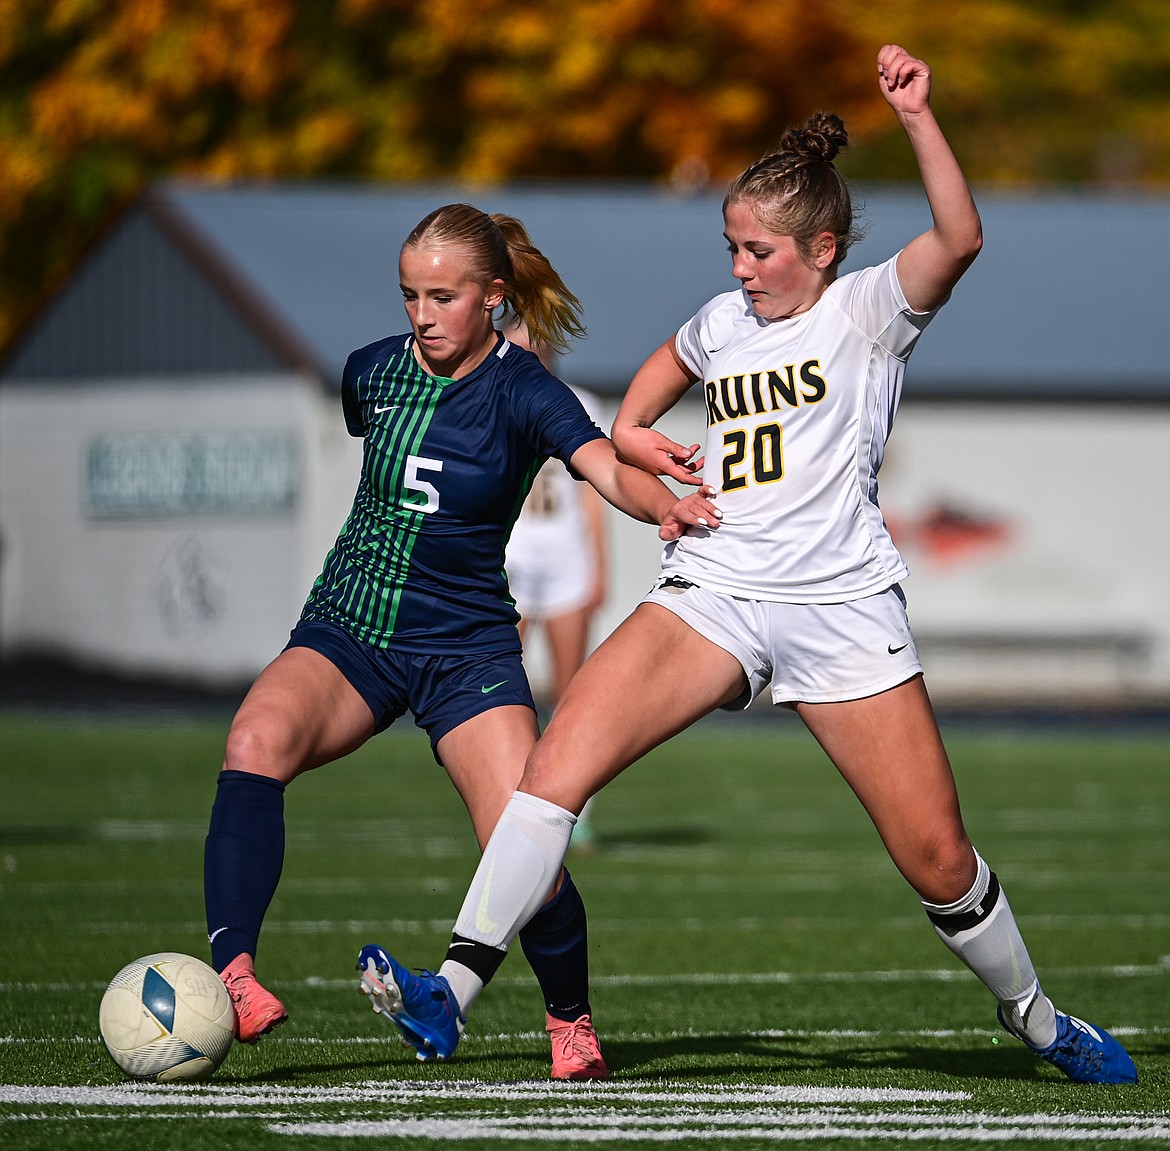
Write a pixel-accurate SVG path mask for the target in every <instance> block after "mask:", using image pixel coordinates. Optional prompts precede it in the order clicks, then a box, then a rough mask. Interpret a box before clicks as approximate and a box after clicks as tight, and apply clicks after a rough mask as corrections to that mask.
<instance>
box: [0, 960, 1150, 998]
mask: <svg viewBox="0 0 1170 1151" xmlns="http://www.w3.org/2000/svg"><path fill="white" fill-rule="evenodd" d="M1166 975H1170V955H1163V956H1161V957H1160V958H1159V960H1158V962H1157V963H1148V964H1129V963H1123V964H1109V965H1103V966H1098V967H1059V968H1051V969H1048V970H1046V971H1045V979H1055V978H1068V979H1077V978H1082V979H1083V978H1108V979H1149V978H1151V977H1160V976H1166ZM972 978H974V977H973V976H972V975H971V973H970V972H969V971H968V970H967V969H966V968H964V967H939V968H933V969H932V968H925V969H914V968H903V969H893V970H888V971H869V970H867V971H739V972H734V971H732V972H721V971H694V972H683V973H676V974H674V975H666V974H661V975H638V974H630V975H593V976H591V977H590V980H589V981H590V983H591V984H592V985H593V986H595V987H701V986H727V987H742V986H750V987H755V986H772V985H776V984H790V983H795V984H799V983H915V982H924V983H952V982H961V981H962V980H965V979H972ZM531 980H532V976H531V975H527V974H525V975H514V976H500V978H498V979H496V980H495V981H494V982H495V984H496V985H498V986H501V987H503V986H513V987H518V986H527V985H528V984H529V983H530V982H531ZM265 982H266V983H268V984H269V986H271V987H273V988H281V989H288V988H295V987H305V988H310V989H314V990H325V991H336V990H344V989H346V988H350V989H352V988H354V987H356V986H357V980H356V978H354V977H347V978H344V979H335V978H326V977H324V976H318V975H310V976H308V977H307V978H305V979H273V980H271V981H269V980H265ZM105 987H106V984H105V983H103V982H99V981H93V980H91V981H89V982H85V983H81V982H79V983H64V982H59V981H55V980H47V981H40V980H28V981H17V980H10V981H4V982H0V995H7V994H29V995H33V994H38V993H48V992H71V993H76V992H78V991H86V990H89V991H104V990H105Z"/></svg>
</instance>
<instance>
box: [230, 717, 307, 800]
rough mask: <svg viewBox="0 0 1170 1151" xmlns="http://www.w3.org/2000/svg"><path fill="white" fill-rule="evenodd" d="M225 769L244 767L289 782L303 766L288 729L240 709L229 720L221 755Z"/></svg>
mask: <svg viewBox="0 0 1170 1151" xmlns="http://www.w3.org/2000/svg"><path fill="white" fill-rule="evenodd" d="M223 770H224V771H244V772H248V773H249V774H251V775H264V776H268V777H269V778H271V779H279V780H280V781H281V782H283V783H288V782H289V781H290V780H292V779H294V778H295V777H296V776H297V775H298V774H299V772H300V771H301V770H302V765H301V764H300V763H299V762H298V757H297V755H296V753H295V750H294V748H293V746H292V741H291V739H290V738H289V735H288V733H287V732H285V731H283V730H282V729H281V728H280V727H279V726H277V725H275V724H273V723H271V722H267V721H265V720H263V719H261V718H258V717H257V716H256V715H255V714H254V713H251V714H249V713H246V712H241V713H240V714H238V715H237V716H236V718H235V719H234V720H233V721H232V726H231V728H230V730H229V731H228V736H227V745H226V747H225V748H224V756H223Z"/></svg>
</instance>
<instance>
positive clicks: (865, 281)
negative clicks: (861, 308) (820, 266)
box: [825, 255, 900, 300]
mask: <svg viewBox="0 0 1170 1151" xmlns="http://www.w3.org/2000/svg"><path fill="white" fill-rule="evenodd" d="M897 261H898V257H897V255H893V256H891V257H890V258H889V259H888V260H883V261H881V263H878V264H869V265H867V266H866V267H864V268H854V269H853V270H852V271H850V272H846V273H844V274H843V275H840V276H838V277H837V278H836V279H835V280H834V281H833V282H832V283H831V284H830V285H829V286H828V288H826V289H825V295H826V296H827V297H829V298H830V299H834V298H836V299H840V300H844V299H848V298H849V297H850V296H853V295H856V294H857V293H858V292H865V291H875V290H880V289H884V290H886V291H889V290H890V289H893V290H895V291H900V289H899V287H898V273H897Z"/></svg>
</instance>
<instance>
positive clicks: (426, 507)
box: [402, 456, 443, 514]
mask: <svg viewBox="0 0 1170 1151" xmlns="http://www.w3.org/2000/svg"><path fill="white" fill-rule="evenodd" d="M442 470H443V461H442V460H432V459H428V458H427V457H426V456H407V457H406V477H405V478H404V480H403V485H402V486H403V487H405V488H406V490H407V491H408V492H409V493H410V494H409V495H408V496H407V497H406V499H405V500H404V501H403V502H404V503H406V504H408V505H409V506H410V507H411V508H413V509H414V510H415V511H419V512H426V513H428V514H429V513H431V512H437V511H438V510H439V489H438V488H436V487H435V485H434V484H432V483H428V482H427V481H426V480H423V479H419V472H441V471H442Z"/></svg>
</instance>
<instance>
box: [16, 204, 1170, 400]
mask: <svg viewBox="0 0 1170 1151" xmlns="http://www.w3.org/2000/svg"><path fill="white" fill-rule="evenodd" d="M854 191H855V198H856V200H857V201H858V204H859V206H860V207H861V209H862V218H863V220H864V221H865V222H866V224H867V228H868V231H867V235H866V238H865V239H864V240H863V242H862V243H860V244H859V245H857V246H856V248H855V249H854V250H853V251H852V252H851V253H850V255H849V258H848V260H847V261H846V264H845V269H846V270H848V269H849V268H850V267H853V266H859V265H860V264H863V263H873V262H876V261H878V260H880V259H883V258H884V257H885V256H887V255H890V254H892V253H893V252H894V251H896V250H897V249H898V248H899V247H900V246H901V245H902V244H904V243H905V242H906V241H907V240H909V239H910V238H912V237H913V236H914V235H916V234H917V233H918V232H920V231H922V230H923V228H924V227H925V226H926V225H927V223H928V214H927V210H926V205H925V201H924V199H923V198H922V196H921V195H920V194H919V193H918V192H916V191H908V190H905V189H896V188H884V187H872V188H871V187H866V186H865V185H857V186H855V189H854ZM978 199H979V204H980V210H981V212H982V214H983V219H984V230H985V237H986V246H985V248H984V251H983V253H982V255H981V256H980V258H979V259H978V260H977V261H976V263H975V265H974V266H973V268H972V269H971V271H970V272H969V273H968V274H967V276H966V277H965V278H964V279H963V281H962V282H961V283H960V285H959V287H958V288H957V289H956V292H955V296H956V300H957V301H961V306H955V307H949V308H945V309H944V310H943V312H942V313H941V314H940V316H939V318H938V320H937V321H936V322H935V324H934V325H932V328H931V336H930V339H929V340H925V341H923V343H922V346H921V348H920V349H919V350H918V351H916V353H915V357H914V361H913V366H912V369H911V375H910V377H909V387H908V395H909V396H911V397H914V396H920V397H931V398H947V397H950V398H955V397H958V396H972V397H977V396H991V395H1001V396H1003V395H1006V396H1016V397H1022V396H1043V397H1048V398H1054V399H1055V398H1062V397H1064V398H1077V399H1085V400H1093V399H1099V400H1115V399H1118V398H1123V397H1124V398H1146V399H1170V325H1168V324H1167V323H1166V321H1165V319H1164V316H1163V312H1164V307H1165V303H1164V291H1163V285H1164V280H1165V271H1164V267H1165V265H1164V262H1163V259H1162V257H1161V256H1160V255H1159V253H1165V252H1167V251H1170V199H1167V198H1149V197H1141V196H1135V195H1107V196H1100V195H1088V194H1077V195H1071V194H1065V195H1055V194H1046V195H1039V194H1038V195H1029V196H1021V195H1011V194H1006V193H1003V192H986V191H985V192H982V193H980V194H979V195H978ZM456 200H461V201H467V202H471V203H474V204H476V205H477V206H479V207H481V208H483V209H484V210H485V211H491V212H496V211H503V212H507V213H509V214H512V215H515V216H518V217H519V218H520V219H521V220H522V221H523V222H524V223H525V224H526V226H527V227H528V229H529V231H530V233H531V234H532V236H533V239H534V240H535V242H536V243H537V245H538V246H539V247H540V248H541V249H542V250H543V251H544V252H545V254H546V255H548V256H549V258H550V259H551V260H552V262H553V264H554V265H555V266H556V267H557V269H558V271H560V273H561V275H562V276H563V277H564V279H565V281H566V283H567V284H568V285H569V287H570V288H571V289H572V290H573V291H574V292H575V293H576V294H577V295H578V296H579V297H580V298H581V300H582V302H583V304H584V307H585V320H586V324H587V326H588V328H589V338H588V339H587V340H585V341H582V342H579V343H578V345H577V346H576V347H575V348H574V350H573V351H572V353H571V354H570V355H569V356H568V357H566V359H565V360H564V362H563V364H562V367H563V371H564V374H565V376H566V378H568V379H570V380H572V381H573V382H574V383H576V384H579V385H581V386H583V387H587V388H591V389H593V390H595V391H599V392H602V393H617V392H620V391H621V390H622V388H623V387H624V385H625V383H626V382H627V381H628V379H629V377H630V374H631V373H632V371H633V370H634V369H635V368H636V367H637V366H638V364H639V363H640V362H641V360H642V359H643V358H644V357H645V355H647V354H648V353H649V352H650V351H651V350H652V349H653V348H655V347H656V346H657V345H658V344H659V343H661V342H662V340H664V339H665V338H667V337H668V336H669V335H670V334H671V333H672V332H673V331H674V330H675V329H676V328H677V326H678V325H679V324H680V323H681V322H682V321H683V320H684V319H686V318H687V316H689V315H690V314H691V313H692V312H693V311H694V310H695V309H696V308H697V307H698V306H699V305H700V304H701V303H703V302H704V301H705V300H706V299H708V298H709V297H710V296H712V295H714V294H716V293H717V292H720V291H725V290H727V289H728V288H731V287H733V286H734V281H733V280H732V278H731V275H730V265H729V260H728V257H727V253H726V251H725V245H724V241H723V238H722V235H721V229H722V225H721V215H720V195H719V194H717V193H706V194H702V195H695V196H689V197H679V196H672V195H669V194H668V193H666V192H664V191H662V190H659V189H657V188H653V187H650V186H623V185H597V186H591V185H577V184H570V185H555V186H518V187H505V188H493V189H491V190H476V189H469V188H466V187H459V186H450V185H436V186H418V187H415V186H408V187H402V188H399V187H374V186H367V185H344V186H338V185H332V186H331V185H314V184H308V185H297V184H276V185H227V186H216V185H199V184H186V183H177V182H173V183H165V184H162V185H159V186H157V187H156V188H154V189H152V190H151V191H150V192H149V193H147V194H146V195H144V196H143V197H142V198H141V199H140V200H138V201H137V202H136V203H135V204H134V205H133V206H132V207H131V208H130V209H129V211H127V212H126V213H125V214H124V215H123V216H122V217H121V218H120V219H119V220H118V221H117V222H116V223H115V224H114V225H113V226H112V228H111V229H110V231H109V232H108V233H107V234H106V236H105V237H104V238H103V239H102V241H101V242H100V243H99V244H97V245H95V246H94V248H93V249H92V250H91V251H90V252H89V254H88V255H87V256H86V257H85V258H84V259H83V260H82V261H81V263H80V264H79V265H78V267H77V269H76V272H75V274H74V275H73V276H72V277H71V278H70V279H69V281H68V282H67V283H66V284H65V285H64V288H63V290H62V291H61V292H59V293H58V294H57V296H56V297H55V298H53V299H52V300H51V301H49V303H48V304H47V305H46V307H45V308H44V309H43V310H42V311H41V312H40V313H39V314H38V315H37V316H36V317H35V318H34V320H33V322H32V323H31V324H30V325H29V326H28V327H27V328H26V329H25V331H24V332H23V333H22V334H21V336H20V338H19V339H18V340H17V341H16V343H15V345H14V347H12V348H11V349H10V350H9V353H8V355H7V356H6V357H5V358H4V359H3V361H2V362H0V380H3V379H5V378H9V379H23V380H30V379H50V378H51V379H57V380H61V379H75V380H78V381H84V380H87V379H93V378H95V377H102V376H127V375H135V374H138V375H145V376H155V377H159V376H167V375H173V374H180V375H181V374H185V373H188V372H222V371H232V372H249V371H272V370H288V369H294V370H300V371H306V370H307V371H310V372H312V373H313V374H315V375H317V376H319V377H320V379H321V380H322V382H323V383H325V384H327V385H332V384H335V383H336V382H337V380H338V379H339V376H340V371H341V367H342V365H343V364H344V361H345V357H346V355H347V354H348V352H349V351H350V350H352V349H353V348H355V347H358V346H361V345H362V344H365V343H368V342H370V341H371V340H373V339H376V338H378V337H379V336H382V335H386V334H388V333H389V332H391V331H396V330H402V329H404V328H405V326H406V324H405V317H404V316H403V313H402V309H401V306H400V304H399V299H398V291H397V279H396V275H397V273H396V261H397V254H398V248H399V245H400V243H401V241H402V238H403V237H404V236H405V235H406V234H407V232H408V231H409V230H410V229H411V228H412V227H413V226H414V224H415V223H417V222H418V220H420V219H421V218H422V217H423V216H424V215H425V214H426V213H427V212H428V211H429V210H430V209H431V208H433V207H436V206H438V205H440V204H443V203H449V202H452V201H456Z"/></svg>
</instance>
